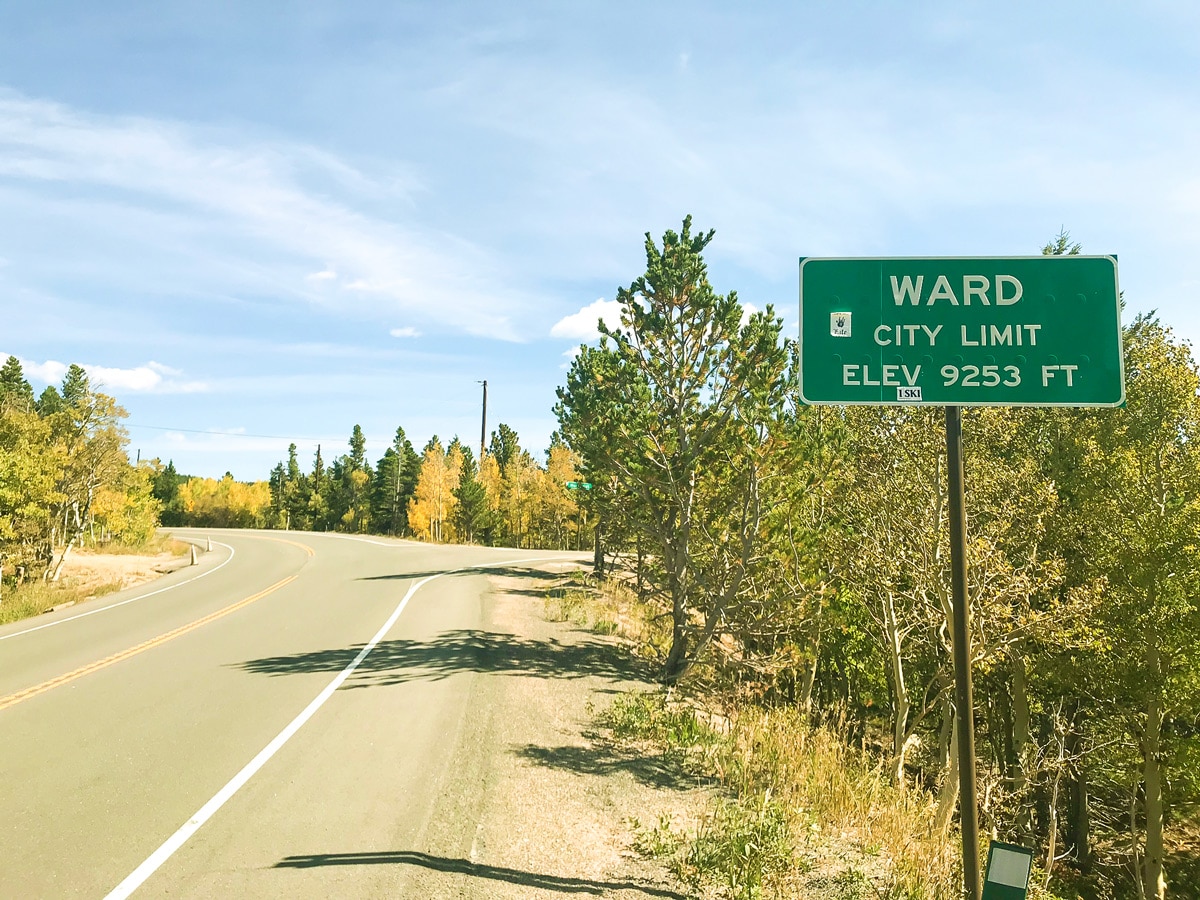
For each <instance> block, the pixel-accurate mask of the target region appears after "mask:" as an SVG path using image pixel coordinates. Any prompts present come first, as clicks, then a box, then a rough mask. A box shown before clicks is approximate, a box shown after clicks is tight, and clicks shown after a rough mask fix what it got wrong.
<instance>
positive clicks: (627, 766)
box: [513, 743, 711, 791]
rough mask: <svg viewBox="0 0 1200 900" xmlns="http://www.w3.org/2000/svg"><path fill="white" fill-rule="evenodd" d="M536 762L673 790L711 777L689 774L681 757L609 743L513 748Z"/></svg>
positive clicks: (541, 764) (549, 766) (683, 788)
mask: <svg viewBox="0 0 1200 900" xmlns="http://www.w3.org/2000/svg"><path fill="white" fill-rule="evenodd" d="M513 752H514V753H515V754H516V755H517V756H519V757H521V758H523V759H527V760H529V761H530V762H532V763H534V764H535V765H539V766H545V767H546V768H549V769H558V770H560V771H566V772H573V773H575V774H577V775H597V776H599V777H601V778H603V777H606V776H608V775H612V774H614V773H618V772H625V773H627V774H629V775H631V776H632V777H633V778H635V779H636V780H637V781H639V782H640V783H642V784H644V785H648V786H650V787H655V788H666V789H669V790H676V791H686V790H691V789H693V788H695V787H696V786H697V785H698V784H704V783H710V782H711V779H707V778H699V777H697V776H696V775H694V774H692V775H689V774H688V773H687V771H686V770H685V769H684V767H683V766H682V765H681V764H680V760H679V759H678V758H677V757H676V756H673V755H672V754H662V753H657V754H653V755H650V754H645V753H638V752H636V751H622V750H619V749H617V748H616V747H612V746H608V745H605V744H599V743H598V744H593V745H592V746H590V747H569V746H567V747H541V746H538V745H536V744H528V745H526V746H524V747H520V748H518V749H516V750H514V751H513Z"/></svg>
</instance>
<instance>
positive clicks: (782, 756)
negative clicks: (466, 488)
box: [572, 582, 1037, 900]
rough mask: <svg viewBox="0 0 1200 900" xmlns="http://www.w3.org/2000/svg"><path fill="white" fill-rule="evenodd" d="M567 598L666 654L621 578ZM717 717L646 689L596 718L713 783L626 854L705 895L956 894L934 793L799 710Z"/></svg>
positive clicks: (735, 709) (654, 625)
mask: <svg viewBox="0 0 1200 900" xmlns="http://www.w3.org/2000/svg"><path fill="white" fill-rule="evenodd" d="M572 603H573V604H575V606H573V607H572V609H573V610H575V612H574V614H575V615H577V616H580V617H585V618H586V619H587V621H589V622H591V623H596V622H600V621H604V622H612V623H613V624H615V625H616V626H617V631H618V633H619V634H621V635H622V636H623V637H625V638H626V639H627V640H629V642H630V643H631V644H633V645H634V647H635V648H637V649H638V650H639V651H641V652H642V653H643V654H646V655H648V654H653V655H657V656H659V657H660V658H661V653H662V652H663V651H665V647H666V643H665V642H666V641H667V640H669V634H666V633H665V629H664V627H663V622H662V619H661V617H660V616H656V614H655V611H654V610H653V609H651V608H650V607H649V606H648V605H647V604H643V603H640V602H639V601H638V600H637V598H636V596H635V594H634V592H633V591H631V590H629V589H628V587H626V586H624V585H622V584H620V583H619V582H608V583H606V584H605V585H604V591H603V593H602V594H598V593H597V592H587V593H584V594H583V595H582V596H580V597H578V598H573V600H572ZM579 605H583V606H585V607H586V611H585V610H579V609H578V606H579ZM593 627H594V626H593ZM724 712H725V715H724V716H718V715H716V714H714V713H712V712H710V711H709V710H708V709H707V707H706V705H705V704H704V703H702V702H696V703H692V704H689V703H686V702H682V701H681V700H680V699H679V696H678V695H672V694H669V693H664V692H661V691H653V692H631V693H628V694H623V695H620V696H618V697H617V698H616V699H615V700H614V702H613V703H612V705H611V706H610V707H609V708H608V710H607V711H606V712H604V713H603V714H602V715H601V716H600V719H599V724H601V725H602V726H604V727H605V728H606V729H607V730H608V731H609V732H610V733H611V735H612V738H613V740H614V741H617V742H622V743H626V744H630V743H632V744H636V745H639V746H640V747H641V748H642V749H650V750H651V751H652V752H656V753H658V754H661V755H662V756H664V757H666V758H668V759H670V760H671V761H672V762H673V763H675V764H676V765H678V766H679V767H680V768H681V769H682V771H683V773H684V774H686V775H689V776H695V777H697V778H698V779H707V780H709V781H710V783H712V782H715V784H716V785H717V786H718V788H719V790H718V791H717V793H716V796H714V799H713V801H712V803H711V805H710V807H709V810H708V812H707V814H706V815H705V816H704V818H703V820H702V822H701V823H700V825H699V826H698V827H697V828H695V829H692V830H690V831H684V830H682V829H679V828H677V827H675V826H674V825H673V823H672V821H671V819H670V818H669V817H667V816H663V817H660V818H659V820H658V822H657V823H655V824H652V825H644V824H642V823H640V822H631V823H630V825H631V830H632V832H633V843H634V847H635V849H637V850H638V851H639V852H641V853H644V854H645V855H647V856H653V857H656V858H659V859H662V860H663V861H664V862H666V864H667V865H668V866H669V868H670V869H671V871H672V872H673V873H674V874H675V875H676V877H677V878H679V879H680V881H681V882H683V883H684V884H686V885H687V886H688V887H689V888H690V889H691V890H692V891H693V892H695V893H697V894H700V895H703V896H706V897H708V896H720V897H725V898H731V900H768V898H779V900H783V898H809V897H811V898H822V900H824V898H841V900H857V898H859V897H868V898H875V897H883V898H887V900H949V898H954V900H958V897H959V893H960V892H959V888H958V882H959V879H960V875H959V854H960V850H959V842H958V839H957V837H956V835H954V834H951V835H942V834H940V833H935V829H934V813H935V803H934V799H933V797H932V796H931V795H930V794H929V793H927V792H924V791H920V790H917V789H911V788H910V789H909V790H907V791H902V790H900V789H898V788H896V787H895V786H894V785H893V784H892V783H891V782H890V780H889V778H888V776H887V774H886V773H885V772H884V771H883V769H882V767H881V765H880V763H879V761H878V760H877V759H875V758H874V757H873V756H872V755H871V754H870V753H864V752H863V751H861V750H859V749H856V748H853V747H849V746H847V744H846V742H845V741H844V740H843V739H842V738H841V737H840V736H839V735H837V734H836V733H834V732H833V731H832V730H829V729H825V728H817V727H814V726H813V725H812V724H811V723H810V722H808V721H807V720H806V719H805V717H804V716H803V715H801V714H800V713H799V712H798V711H796V710H791V709H764V708H761V707H757V706H754V705H752V704H742V705H740V706H738V705H735V706H732V707H730V708H729V709H726V710H724ZM1031 896H1037V895H1036V894H1031Z"/></svg>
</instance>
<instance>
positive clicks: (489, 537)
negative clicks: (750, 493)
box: [153, 423, 592, 549]
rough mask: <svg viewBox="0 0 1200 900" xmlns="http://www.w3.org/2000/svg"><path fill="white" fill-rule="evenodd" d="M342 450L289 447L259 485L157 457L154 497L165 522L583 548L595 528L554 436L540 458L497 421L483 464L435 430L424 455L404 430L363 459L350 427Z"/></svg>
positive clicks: (357, 434)
mask: <svg viewBox="0 0 1200 900" xmlns="http://www.w3.org/2000/svg"><path fill="white" fill-rule="evenodd" d="M347 443H348V450H349V452H347V453H343V454H341V455H339V456H336V457H334V458H333V459H331V460H328V461H326V459H325V457H324V456H323V454H322V451H321V447H320V446H318V447H317V450H316V453H315V455H314V458H313V460H312V462H311V464H310V465H309V466H307V467H304V466H302V465H301V463H300V460H299V457H298V455H297V449H296V445H295V444H291V445H290V446H289V447H288V453H287V459H286V460H281V461H280V462H279V463H278V464H277V465H276V466H275V467H274V468H273V469H272V470H271V473H270V476H269V478H268V479H267V480H266V481H265V482H253V483H243V482H238V481H235V480H234V478H233V476H232V475H230V474H226V475H225V477H224V478H221V479H212V478H194V477H190V476H186V475H181V474H180V473H179V472H177V471H176V470H175V466H174V463H173V462H168V464H167V465H166V466H162V465H161V464H156V471H155V476H154V484H153V495H154V497H155V498H156V499H157V500H158V501H159V503H160V504H161V506H162V523H163V524H164V525H194V526H213V527H227V528H277V529H293V530H301V531H340V532H345V533H349V534H368V533H370V534H384V535H393V536H401V537H413V538H417V539H421V540H428V541H436V542H458V543H475V544H488V545H492V544H498V545H504V546H512V547H549V548H559V549H572V548H579V547H581V546H590V542H591V540H592V538H591V535H592V523H591V521H590V520H589V518H588V514H587V512H586V511H585V510H583V509H581V507H580V506H579V504H578V503H577V502H576V499H575V496H574V492H573V491H572V490H571V489H569V488H568V487H567V485H568V483H571V482H573V481H575V479H577V477H578V474H577V462H576V457H575V454H574V453H573V452H572V451H571V450H570V449H569V448H568V447H567V446H566V445H565V444H564V443H563V442H562V440H561V439H559V438H557V437H555V438H553V439H552V441H551V445H550V448H549V450H548V451H547V453H546V459H545V463H544V464H539V463H538V461H537V460H536V459H535V458H534V457H533V455H532V454H531V453H530V452H529V451H528V450H525V449H523V448H522V447H521V445H520V439H519V437H518V435H517V433H516V431H515V430H513V429H512V428H510V427H509V426H508V425H505V424H503V423H502V424H500V425H499V427H498V428H497V430H496V431H494V432H492V435H491V441H490V443H489V445H488V449H487V452H485V453H484V454H483V459H482V462H480V461H478V460H476V458H475V454H474V453H473V452H472V449H471V448H470V447H469V446H468V445H466V444H465V443H463V442H462V441H460V440H459V439H458V438H457V437H455V438H453V439H452V440H451V441H450V442H449V443H448V444H443V443H442V441H441V439H440V438H438V437H437V436H436V435H435V436H434V437H432V438H430V440H429V441H428V443H426V445H425V447H424V449H423V450H422V452H421V453H417V452H416V450H414V448H413V445H412V442H411V441H410V440H409V439H408V437H407V436H406V434H405V432H404V429H403V428H397V429H396V433H395V436H394V437H393V439H392V442H391V445H390V446H388V448H387V449H386V450H385V451H384V453H383V455H382V456H381V457H380V458H379V459H377V460H376V461H375V462H374V463H372V462H371V461H370V460H369V459H368V458H367V453H366V444H367V441H366V436H365V435H364V434H363V431H362V428H361V427H360V426H358V425H355V426H354V428H353V431H352V432H351V435H350V439H349V441H348V442H347Z"/></svg>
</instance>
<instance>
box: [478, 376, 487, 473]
mask: <svg viewBox="0 0 1200 900" xmlns="http://www.w3.org/2000/svg"><path fill="white" fill-rule="evenodd" d="M479 383H480V384H482V385H483V419H482V420H481V421H480V423H479V462H480V465H482V464H483V454H484V452H485V451H486V450H487V443H486V442H487V379H484V380H483V381H481V382H479Z"/></svg>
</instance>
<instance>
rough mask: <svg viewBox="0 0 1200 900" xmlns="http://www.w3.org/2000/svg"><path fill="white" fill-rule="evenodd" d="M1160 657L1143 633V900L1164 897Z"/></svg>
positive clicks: (1160, 899) (1148, 637)
mask: <svg viewBox="0 0 1200 900" xmlns="http://www.w3.org/2000/svg"><path fill="white" fill-rule="evenodd" d="M1161 662H1162V661H1161V658H1160V655H1159V651H1158V645H1157V641H1155V640H1154V636H1153V635H1148V636H1147V647H1146V674H1147V675H1148V676H1149V679H1150V685H1149V691H1148V696H1147V701H1146V731H1145V734H1144V735H1143V737H1142V762H1143V769H1142V778H1143V781H1144V783H1145V785H1146V854H1145V860H1144V862H1143V867H1144V868H1143V873H1144V874H1143V880H1142V890H1143V892H1144V895H1143V896H1144V897H1145V900H1164V898H1165V897H1166V895H1167V883H1166V880H1165V878H1164V873H1163V854H1164V850H1163V811H1164V809H1163V807H1164V804H1163V771H1162V704H1161V702H1160V700H1159V684H1160V678H1161V673H1160V666H1161Z"/></svg>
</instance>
